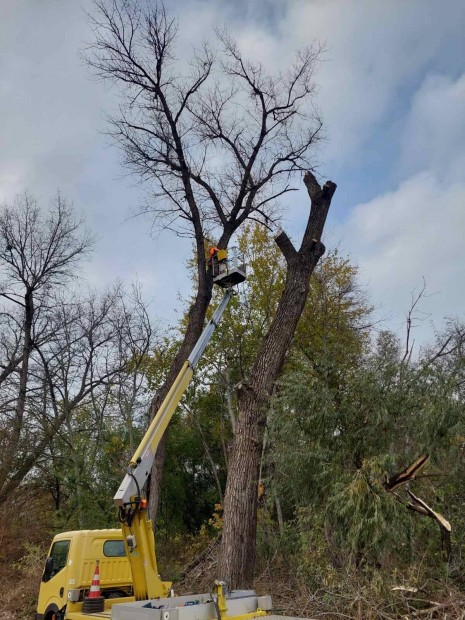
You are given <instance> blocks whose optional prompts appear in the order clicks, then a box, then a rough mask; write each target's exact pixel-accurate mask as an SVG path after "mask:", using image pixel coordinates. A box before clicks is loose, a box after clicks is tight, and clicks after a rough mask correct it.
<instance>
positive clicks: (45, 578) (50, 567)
mask: <svg viewBox="0 0 465 620" xmlns="http://www.w3.org/2000/svg"><path fill="white" fill-rule="evenodd" d="M54 563H55V562H54V559H53V556H50V557H49V558H47V561H46V562H45V569H44V574H43V575H42V581H48V580H49V579H50V577H51V576H52V571H53V565H54Z"/></svg>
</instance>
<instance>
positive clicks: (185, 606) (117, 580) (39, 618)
mask: <svg viewBox="0 0 465 620" xmlns="http://www.w3.org/2000/svg"><path fill="white" fill-rule="evenodd" d="M213 250H214V251H213V253H212V257H211V264H212V275H213V281H214V282H215V283H216V284H218V285H219V286H221V287H222V288H223V289H224V290H225V293H224V295H223V298H222V300H221V302H220V303H219V305H218V307H217V308H216V310H215V312H214V314H213V317H212V318H211V319H210V321H209V322H208V323H207V325H206V326H205V329H204V330H203V332H202V334H201V336H200V338H199V340H198V341H197V343H196V345H195V347H194V349H193V350H192V352H191V354H190V355H189V357H188V359H187V360H186V361H185V362H184V365H183V367H182V369H181V371H180V372H179V374H178V376H177V377H176V380H175V381H174V383H173V385H172V387H171V389H170V391H169V393H168V395H167V396H166V398H165V400H164V401H163V403H162V404H161V405H160V408H159V410H158V412H157V414H156V416H155V417H154V419H153V421H152V423H151V424H150V426H149V428H148V430H147V432H146V434H145V436H144V438H143V439H142V441H141V443H140V445H139V447H138V448H137V450H136V452H135V454H134V456H133V457H132V459H131V461H130V463H129V466H128V469H127V472H126V475H125V477H124V479H123V481H122V483H121V485H120V487H119V489H118V491H117V493H116V495H115V497H114V503H115V505H116V507H117V508H118V512H119V521H120V523H121V529H120V530H87V531H82V532H65V533H63V534H59V535H58V536H55V538H54V540H53V542H52V546H51V548H50V552H49V554H48V557H47V560H46V563H45V569H44V573H43V577H42V583H41V587H40V592H39V601H38V606H37V613H36V620H86V619H88V618H107V619H109V618H111V619H112V620H145V619H147V620H214V619H217V620H252V619H253V618H257V617H260V616H263V615H265V614H267V613H268V612H269V610H270V609H271V600H270V597H257V595H256V594H255V592H253V591H252V590H240V591H235V592H227V589H226V584H224V583H223V582H222V581H216V582H215V587H214V592H213V593H205V594H195V595H192V596H191V597H174V596H172V597H170V596H169V595H170V592H171V590H170V588H171V583H169V582H164V581H162V580H161V579H160V576H159V574H158V569H157V561H156V556H155V540H154V536H153V529H152V523H151V521H150V519H149V518H148V515H147V500H146V498H145V497H144V487H145V484H146V482H147V479H148V477H149V474H150V471H151V468H152V464H153V461H154V458H155V452H156V450H157V446H158V444H159V442H160V439H161V437H162V436H163V433H164V432H165V430H166V427H167V426H168V423H169V421H170V419H171V417H172V415H173V413H174V412H175V410H176V408H177V406H178V404H179V401H180V400H181V398H182V396H183V394H184V393H185V391H186V388H187V386H188V385H189V382H190V380H191V378H192V375H193V372H194V369H195V367H196V365H197V363H198V361H199V359H200V357H201V356H202V354H203V352H204V350H205V348H206V346H207V344H208V342H209V341H210V339H211V337H212V335H213V332H214V331H215V329H216V327H217V325H218V323H219V321H220V319H221V317H222V315H223V313H224V311H225V309H226V307H227V305H228V303H229V300H230V299H231V297H232V295H233V287H234V286H235V285H236V284H238V283H240V282H242V281H244V280H245V277H246V276H245V269H244V267H243V265H242V264H240V263H239V261H238V259H237V255H236V256H235V257H234V261H229V260H228V254H227V252H226V251H225V250H218V249H217V248H214V249H213ZM97 560H98V561H99V571H100V578H101V582H100V586H101V593H99V594H98V595H97V596H95V592H92V591H91V592H89V590H90V588H91V582H92V576H93V574H94V572H95V565H96V561H97ZM97 589H98V588H97ZM272 619H273V616H270V620H272Z"/></svg>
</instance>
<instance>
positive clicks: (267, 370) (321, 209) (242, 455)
mask: <svg viewBox="0 0 465 620" xmlns="http://www.w3.org/2000/svg"><path fill="white" fill-rule="evenodd" d="M304 182H305V185H306V186H307V189H308V193H309V195H310V199H311V210H310V215H309V218H308V222H307V227H306V230H305V233H304V237H303V240H302V244H301V246H300V249H299V250H296V249H295V248H294V246H293V244H292V242H291V241H290V239H289V238H288V237H287V235H286V234H285V233H284V232H281V233H280V234H279V235H278V236H277V237H276V243H277V245H278V246H279V248H280V250H281V251H282V253H283V255H284V257H285V259H286V263H287V271H286V282H285V285H284V289H283V292H282V295H281V299H280V301H279V304H278V308H277V311H276V315H275V317H274V319H273V321H272V323H271V325H270V328H269V330H268V332H267V334H266V335H265V337H264V339H263V341H262V344H261V346H260V349H259V352H258V355H257V358H256V360H255V363H254V365H253V368H252V372H251V375H250V380H249V381H248V382H243V384H242V386H241V388H240V389H239V393H238V416H237V422H236V434H235V436H234V439H233V443H232V446H231V454H230V458H229V469H228V479H227V484H226V492H225V499H224V519H223V536H222V542H221V552H220V562H219V567H218V577H219V578H221V579H225V580H226V581H227V582H228V584H229V586H230V587H231V588H238V587H245V588H247V587H250V586H251V585H252V581H253V573H254V568H255V557H256V531H257V499H258V478H259V471H260V456H261V448H262V442H263V432H264V428H265V423H266V413H267V407H268V401H269V397H270V394H271V392H272V389H273V385H274V383H275V381H276V380H277V378H278V377H279V374H280V372H281V370H282V367H283V364H284V359H285V356H286V353H287V351H288V349H289V346H290V343H291V340H292V337H293V335H294V332H295V329H296V327H297V323H298V321H299V318H300V316H301V314H302V311H303V309H304V306H305V302H306V300H307V296H308V291H309V281H310V276H311V275H312V273H313V270H314V268H315V266H316V264H317V262H318V260H319V259H320V257H321V256H322V255H323V253H324V251H325V248H324V245H323V244H322V243H321V241H320V239H321V235H322V232H323V228H324V224H325V221H326V216H327V214H328V210H329V207H330V204H331V200H332V197H333V194H334V192H335V190H336V185H335V184H334V183H332V182H331V181H328V182H327V183H326V184H325V185H324V186H323V188H322V187H320V185H319V184H318V182H317V180H316V179H315V177H314V176H313V174H312V173H310V172H307V173H306V174H305V177H304Z"/></svg>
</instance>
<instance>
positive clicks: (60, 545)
mask: <svg viewBox="0 0 465 620" xmlns="http://www.w3.org/2000/svg"><path fill="white" fill-rule="evenodd" d="M70 544H71V541H70V540H57V541H55V542H54V543H53V545H52V548H51V549H50V553H49V556H48V558H47V561H46V562H45V570H44V574H43V575H42V583H41V585H40V594H39V606H38V607H39V609H38V611H39V612H40V613H42V614H43V617H44V618H45V620H48V614H49V613H50V612H52V611H58V610H59V609H61V608H62V607H63V606H64V605H65V604H66V592H67V588H66V583H67V582H66V574H67V572H68V571H67V564H68V553H69V547H70ZM50 616H51V613H50Z"/></svg>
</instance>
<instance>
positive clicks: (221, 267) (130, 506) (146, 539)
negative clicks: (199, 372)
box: [113, 248, 245, 601]
mask: <svg viewBox="0 0 465 620" xmlns="http://www.w3.org/2000/svg"><path fill="white" fill-rule="evenodd" d="M212 267H214V269H213V276H214V282H215V283H216V284H218V285H219V286H221V287H222V288H223V289H224V290H225V293H224V295H223V298H222V300H221V302H220V304H219V305H218V307H217V308H216V310H215V312H214V314H213V317H212V318H211V319H210V321H209V322H208V323H207V325H206V327H205V329H204V330H203V332H202V334H201V336H200V338H199V340H198V341H197V343H196V345H195V347H194V349H193V350H192V353H191V354H190V355H189V357H188V358H187V360H186V361H185V362H184V364H183V367H182V368H181V370H180V372H179V374H178V376H177V377H176V380H175V381H174V383H173V385H172V387H171V389H170V391H169V392H168V394H167V396H166V398H165V399H164V401H163V402H162V404H161V406H160V408H159V410H158V412H157V414H156V415H155V417H154V419H153V420H152V423H151V424H150V426H149V428H148V430H147V432H146V433H145V436H144V438H143V439H142V441H141V443H140V444H139V447H138V448H137V450H136V452H135V453H134V456H133V457H132V459H131V461H130V463H129V467H128V470H127V473H126V475H125V477H124V479H123V482H122V483H121V486H120V487H119V489H118V491H117V493H116V495H115V496H114V498H113V499H114V502H115V505H116V506H117V507H118V509H119V518H120V521H121V528H122V531H123V537H124V540H125V545H126V552H127V556H128V558H129V561H130V564H131V571H132V577H133V586H134V597H135V599H136V601H138V600H139V601H140V600H145V599H147V598H152V599H153V598H157V597H165V596H168V592H169V589H170V586H171V583H170V582H162V581H161V579H160V576H159V574H158V569H157V562H156V556H155V541H154V535H153V530H152V521H151V520H150V519H149V518H148V515H147V500H146V499H145V498H143V497H142V490H143V488H144V486H145V484H146V482H147V479H148V477H149V475H150V471H151V469H152V465H153V462H154V459H155V453H156V450H157V447H158V444H159V443H160V440H161V438H162V436H163V433H164V432H165V430H166V427H167V426H168V423H169V421H170V420H171V418H172V416H173V413H174V412H175V410H176V408H177V406H178V405H179V402H180V400H181V398H182V396H183V394H184V393H185V391H186V389H187V386H188V385H189V382H190V380H191V378H192V375H193V372H194V369H195V367H196V366H197V363H198V361H199V359H200V358H201V357H202V354H203V352H204V350H205V348H206V346H207V345H208V343H209V342H210V340H211V337H212V335H213V332H214V331H215V329H216V327H217V325H218V323H219V321H220V320H221V317H222V316H223V313H224V311H225V309H226V307H227V305H228V303H229V301H230V299H231V297H232V295H233V289H232V287H233V286H234V285H236V284H238V283H239V282H241V281H243V280H245V270H244V267H243V265H239V264H238V261H237V257H235V259H234V263H232V262H228V260H227V252H226V250H217V249H216V248H215V253H214V256H213V257H212Z"/></svg>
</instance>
